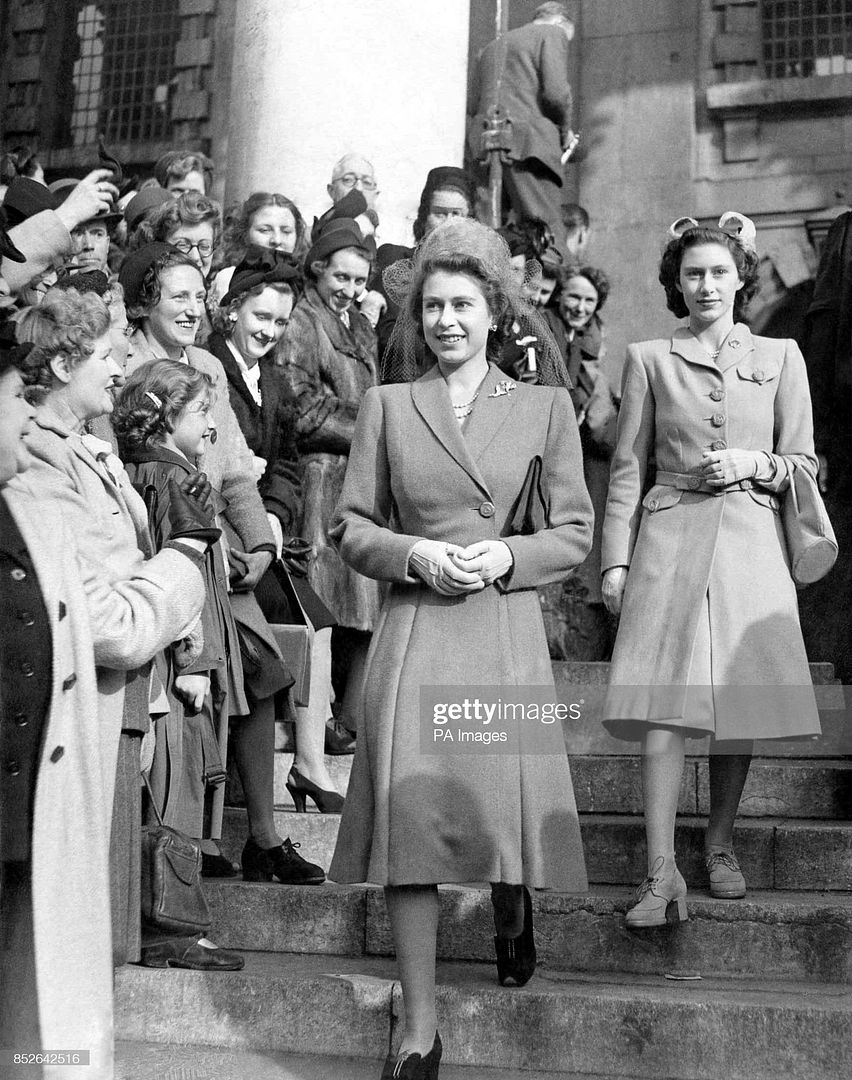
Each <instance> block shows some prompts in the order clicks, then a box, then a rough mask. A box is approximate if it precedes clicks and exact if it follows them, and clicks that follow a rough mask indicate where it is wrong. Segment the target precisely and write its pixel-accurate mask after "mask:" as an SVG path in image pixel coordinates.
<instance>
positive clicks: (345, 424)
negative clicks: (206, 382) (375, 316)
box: [282, 285, 379, 630]
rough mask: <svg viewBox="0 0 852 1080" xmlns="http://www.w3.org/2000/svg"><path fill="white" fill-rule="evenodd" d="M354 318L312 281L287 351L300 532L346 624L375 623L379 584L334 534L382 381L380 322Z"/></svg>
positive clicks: (314, 577) (327, 599)
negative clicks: (361, 419)
mask: <svg viewBox="0 0 852 1080" xmlns="http://www.w3.org/2000/svg"><path fill="white" fill-rule="evenodd" d="M349 318H350V327H349V328H347V327H346V326H345V325H344V324H343V322H342V321H341V320H340V318H339V317H338V316H337V315H335V314H334V312H333V311H332V310H331V309H330V308H329V307H328V306H327V305H326V304H325V303H324V302H323V300H322V298H321V297H320V295H319V293H318V292H317V290H316V288H315V287H314V286H313V285H309V286H308V288H307V289H306V290H305V293H304V295H303V296H302V297H301V298H300V300H299V302H298V304H296V306H295V308H294V309H293V314H292V316H291V317H290V322H289V324H288V326H287V330H286V333H285V335H284V337H283V338H282V346H283V348H282V353H283V357H284V366H285V370H286V373H287V378H288V380H289V382H290V386H291V387H292V390H293V393H294V395H295V399H296V430H297V443H298V448H299V460H300V467H301V472H302V499H303V510H302V520H301V522H300V526H299V529H298V534H299V536H302V537H304V539H305V540H309V541H310V542H311V543H312V544H313V545H314V548H315V550H316V558H315V559H314V560H313V562H312V563H311V566H310V570H309V572H308V580H309V581H310V583H311V585H312V586H313V587H314V589H316V591H317V593H318V594H319V596H320V599H321V600H322V601H323V603H324V604H325V605H326V606H327V607H328V608H329V610H330V611H331V612H332V614H333V615H334V617H335V618H336V619H337V622H338V623H339V624H340V625H341V626H346V627H350V628H351V629H354V630H372V628H373V625H374V623H375V620H376V618H377V616H378V613H379V588H378V586H377V585H376V583H375V582H374V581H369V580H368V579H367V578H365V577H363V575H361V574H359V573H357V572H356V571H355V570H353V569H352V568H351V567H349V566H347V565H346V564H345V563H344V562H343V561H342V559H341V558H340V555H339V554H338V552H337V550H336V548H335V547H334V545H333V544H332V543H331V542H330V540H329V538H328V535H327V534H328V528H329V525H330V524H331V519H332V515H333V513H334V507H335V505H336V504H337V500H338V498H339V496H340V491H341V489H342V487H343V477H344V475H345V474H346V462H347V461H348V457H349V448H350V446H351V444H352V436H353V433H354V431H355V419H356V417H357V415H358V409H359V408H360V407H361V401H362V399H363V397H364V393H365V392H366V390H367V389H368V388H369V387H371V386H375V385H376V383H377V382H378V371H377V355H376V335H375V333H374V331H373V328H372V327H371V326H370V324H369V322H368V321H367V319H366V318H365V317H364V316H363V315H361V314H360V313H358V312H356V311H354V310H352V311H350V313H349Z"/></svg>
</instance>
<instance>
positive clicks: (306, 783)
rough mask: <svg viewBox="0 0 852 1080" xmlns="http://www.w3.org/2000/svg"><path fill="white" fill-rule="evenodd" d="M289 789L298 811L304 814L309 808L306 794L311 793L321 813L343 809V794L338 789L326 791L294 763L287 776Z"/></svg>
mask: <svg viewBox="0 0 852 1080" xmlns="http://www.w3.org/2000/svg"><path fill="white" fill-rule="evenodd" d="M287 790H288V791H289V792H290V797H291V798H292V800H293V803H294V805H295V807H296V813H298V814H304V813H305V811H306V810H307V807H306V805H305V796H306V795H310V797H311V798H312V799H313V800H314V802H315V803H316V805H317V810H319V812H320V813H321V814H339V813H340V811H341V810H342V809H343V796H342V795H338V793H337V792H336V791H326V790H325V788H321V787H318V786H317V785H316V784H315V783H314V782H313V780H309V779H308V778H307V776H303V775H302V773H300V772H299V770H298V769H297V768H296V766H295V765H294V766H293V767H292V768H291V769H290V775H289V776H288V777H287Z"/></svg>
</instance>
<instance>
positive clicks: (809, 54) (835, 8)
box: [761, 0, 852, 79]
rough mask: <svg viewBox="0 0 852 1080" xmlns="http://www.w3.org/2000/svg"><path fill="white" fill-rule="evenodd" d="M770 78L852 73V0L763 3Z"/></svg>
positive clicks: (769, 0)
mask: <svg viewBox="0 0 852 1080" xmlns="http://www.w3.org/2000/svg"><path fill="white" fill-rule="evenodd" d="M761 23H762V39H763V64H764V71H765V74H766V77H767V78H768V79H791V78H807V77H810V76H814V75H816V76H820V75H844V74H847V73H849V72H852V0H761Z"/></svg>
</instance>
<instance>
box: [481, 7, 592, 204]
mask: <svg viewBox="0 0 852 1080" xmlns="http://www.w3.org/2000/svg"><path fill="white" fill-rule="evenodd" d="M503 50H505V53H504V55H505V60H504V67H503V77H502V79H501V80H500V82H499V85H500V94H499V100H500V104H501V105H502V106H503V109H504V110H505V112H506V115H507V116H508V117H509V119H510V120H511V122H512V124H511V148H510V150H509V155H510V157H511V158H512V159H513V160H515V161H526V160H528V159H530V158H533V159H535V160H536V161H538V162H540V163H541V164H542V165H544V166H545V167H546V168H547V169H549V170H550V172H551V173H552V174H553V178H554V180H556V181H557V183H560V184H561V183H562V163H561V161H560V158H561V155H562V133H563V131H564V130H565V129H567V128H570V126H571V110H572V94H571V84H570V83H569V82H568V70H569V58H570V42H569V40H568V38H567V36H566V35H565V33H564V32H563V31H562V30H561V29H560V28H559V27H558V26H553V25H551V24H549V23H528V24H527V25H526V26H519V27H518V28H517V29H515V30H510V31H509V32H508V33H506V34H505V35H503V37H502V38H501V39H499V40H497V41H492V42H490V43H489V44H488V45H486V46H485V48H484V49H483V50H482V53H481V54H480V57H479V63H478V64H477V67H476V71H475V76H474V83H473V86H472V88H471V93H470V102H471V112H472V113H474V114H476V121H475V125H472V127H471V135H472V136H474V137H475V143H476V144H475V145H474V147H473V149H474V152H475V154H476V156H479V152H480V148H479V145H478V137H479V133H480V132H481V131H482V120H483V119H484V118H485V117H486V116H487V113H488V109H489V108H490V106H491V104H492V103H493V101H494V98H495V87H496V85H497V82H498V74H499V65H500V56H501V52H502V51H503ZM471 141H472V142H474V138H472V139H471Z"/></svg>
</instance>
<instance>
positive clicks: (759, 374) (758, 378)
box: [752, 367, 766, 382]
mask: <svg viewBox="0 0 852 1080" xmlns="http://www.w3.org/2000/svg"><path fill="white" fill-rule="evenodd" d="M765 374H766V373H765V372H764V370H763V368H759V367H756V368H755V369H754V371H753V372H752V375H753V376H754V381H755V382H763V379H764V376H765Z"/></svg>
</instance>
